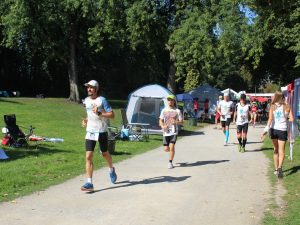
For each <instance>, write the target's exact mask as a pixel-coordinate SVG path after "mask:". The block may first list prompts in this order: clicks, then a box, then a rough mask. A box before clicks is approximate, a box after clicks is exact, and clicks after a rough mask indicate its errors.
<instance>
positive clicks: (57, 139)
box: [45, 138, 64, 143]
mask: <svg viewBox="0 0 300 225" xmlns="http://www.w3.org/2000/svg"><path fill="white" fill-rule="evenodd" d="M45 141H49V142H56V143H58V142H64V139H63V138H46V139H45Z"/></svg>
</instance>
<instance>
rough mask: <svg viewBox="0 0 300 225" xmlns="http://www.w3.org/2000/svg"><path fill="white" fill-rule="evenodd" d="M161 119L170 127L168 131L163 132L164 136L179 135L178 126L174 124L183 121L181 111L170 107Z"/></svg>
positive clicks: (164, 111) (164, 110) (161, 115)
mask: <svg viewBox="0 0 300 225" xmlns="http://www.w3.org/2000/svg"><path fill="white" fill-rule="evenodd" d="M159 118H160V119H162V120H163V121H164V123H165V124H166V125H168V127H167V129H166V130H163V136H172V135H177V134H178V126H177V124H173V123H174V121H178V120H179V121H181V120H182V114H181V112H180V110H179V109H177V108H173V109H170V108H169V107H166V108H164V109H163V110H162V111H161V113H160V116H159Z"/></svg>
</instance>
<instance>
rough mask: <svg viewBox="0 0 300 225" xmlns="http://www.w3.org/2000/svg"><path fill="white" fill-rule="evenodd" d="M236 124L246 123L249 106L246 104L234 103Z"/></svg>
mask: <svg viewBox="0 0 300 225" xmlns="http://www.w3.org/2000/svg"><path fill="white" fill-rule="evenodd" d="M235 110H236V125H244V124H246V123H248V122H249V121H248V115H249V110H250V106H249V105H248V104H245V105H244V106H242V105H241V103H240V102H239V103H237V104H236V109H235Z"/></svg>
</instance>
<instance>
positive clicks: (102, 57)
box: [0, 0, 300, 101]
mask: <svg viewBox="0 0 300 225" xmlns="http://www.w3.org/2000/svg"><path fill="white" fill-rule="evenodd" d="M0 11H1V16H0V43H1V45H0V56H1V58H2V60H1V62H0V79H1V81H2V82H1V84H0V87H1V89H3V90H19V91H21V93H22V94H23V95H28V96H32V95H36V94H40V93H43V94H45V95H46V96H60V97H69V99H70V100H72V101H80V98H82V96H83V94H84V89H83V85H82V84H83V83H85V82H86V81H88V80H90V79H97V80H98V81H99V82H100V84H101V87H102V91H103V92H104V94H105V95H107V96H108V97H111V98H126V97H127V95H128V94H129V93H130V92H131V91H132V90H134V89H135V88H137V87H139V86H141V85H145V84H149V83H159V84H162V85H163V86H167V87H168V88H169V89H171V90H173V91H174V92H183V91H189V90H191V89H193V88H195V87H197V86H198V85H201V84H204V83H208V84H210V85H212V86H215V87H217V88H220V89H225V88H227V87H231V88H233V89H236V90H246V91H250V92H253V91H254V90H256V88H261V91H264V90H263V89H264V88H265V87H266V86H267V84H268V82H270V81H271V82H273V83H276V84H277V85H278V86H280V85H285V84H287V83H289V82H291V81H292V80H293V79H295V78H296V77H297V76H299V70H300V69H299V68H300V35H299V33H300V25H299V21H300V3H299V1H296V0H295V1H292V0H291V1H272V0H268V1H261V0H234V1H232V0H201V1H194V0H92V1H83V0H40V1H32V0H3V1H1V2H0Z"/></svg>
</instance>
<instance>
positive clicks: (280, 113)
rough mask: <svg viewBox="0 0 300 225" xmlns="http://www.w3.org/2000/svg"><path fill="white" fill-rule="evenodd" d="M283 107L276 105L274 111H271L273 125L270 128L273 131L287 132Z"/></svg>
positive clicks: (286, 114)
mask: <svg viewBox="0 0 300 225" xmlns="http://www.w3.org/2000/svg"><path fill="white" fill-rule="evenodd" d="M283 108H284V107H283V105H279V104H276V109H275V110H274V111H273V117H274V119H273V123H272V125H271V128H273V129H275V130H282V131H287V118H288V112H286V111H285V112H284V109H283Z"/></svg>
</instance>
